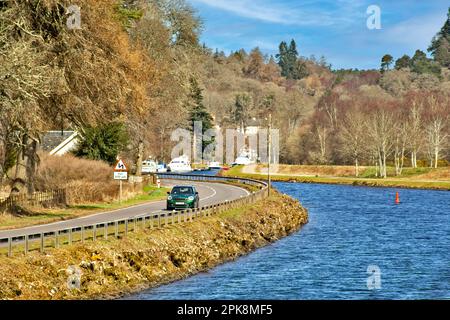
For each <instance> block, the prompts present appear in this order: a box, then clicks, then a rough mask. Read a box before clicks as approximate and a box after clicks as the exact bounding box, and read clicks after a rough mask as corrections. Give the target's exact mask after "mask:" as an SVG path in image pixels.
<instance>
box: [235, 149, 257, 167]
mask: <svg viewBox="0 0 450 320" xmlns="http://www.w3.org/2000/svg"><path fill="white" fill-rule="evenodd" d="M256 158H257V154H256V152H255V151H247V150H245V149H244V150H242V151H241V152H240V153H239V155H238V157H237V158H236V160H235V161H234V163H233V165H235V166H237V165H244V166H246V165H249V164H253V163H256Z"/></svg>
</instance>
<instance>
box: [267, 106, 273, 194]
mask: <svg viewBox="0 0 450 320" xmlns="http://www.w3.org/2000/svg"><path fill="white" fill-rule="evenodd" d="M268 134H269V137H268V142H269V143H268V148H269V150H268V151H267V155H268V159H267V180H268V181H269V187H268V189H267V193H268V195H269V197H270V187H271V181H270V161H271V158H272V114H271V113H270V114H269V133H268Z"/></svg>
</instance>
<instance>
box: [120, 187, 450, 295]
mask: <svg viewBox="0 0 450 320" xmlns="http://www.w3.org/2000/svg"><path fill="white" fill-rule="evenodd" d="M275 187H276V188H277V189H278V190H280V191H281V192H284V193H287V194H289V195H291V196H293V197H295V198H297V199H299V200H300V201H301V202H302V204H303V205H304V206H305V207H306V208H308V210H309V215H310V222H309V224H307V225H306V226H305V227H303V229H302V230H301V231H300V232H298V233H296V234H294V235H292V236H290V237H287V238H285V239H282V240H280V241H278V242H276V243H275V244H272V245H270V246H267V247H265V248H262V249H259V250H257V251H255V252H253V253H251V254H250V255H248V256H246V257H243V258H240V259H238V260H237V261H235V262H232V263H227V264H225V265H222V266H219V267H217V268H215V269H213V270H211V271H210V272H207V273H202V274H199V275H196V276H193V277H191V278H188V279H186V280H182V281H179V282H175V283H173V284H169V285H165V286H161V287H159V288H156V289H152V290H148V291H144V292H141V293H139V294H137V295H134V296H131V297H128V298H131V299H146V300H148V299H150V300H154V299H436V298H441V299H442V298H443V299H449V298H450V192H443V191H425V190H405V189H399V190H395V189H381V188H365V187H352V186H337V185H319V184H298V183H295V184H291V183H275ZM396 191H399V192H400V197H401V201H402V203H401V204H400V205H395V204H394V200H395V192H396ZM370 265H375V266H377V267H379V269H380V271H381V275H380V280H381V283H380V285H381V288H380V289H376V290H369V289H368V286H367V279H368V277H369V276H370V275H369V274H368V273H367V268H368V267H369V266H370Z"/></svg>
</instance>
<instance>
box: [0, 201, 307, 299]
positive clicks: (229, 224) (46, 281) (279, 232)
mask: <svg viewBox="0 0 450 320" xmlns="http://www.w3.org/2000/svg"><path fill="white" fill-rule="evenodd" d="M307 219H308V215H307V212H306V210H305V209H303V208H302V207H301V206H300V205H299V203H298V202H297V201H295V200H293V199H291V198H289V197H287V196H284V195H280V194H278V193H274V194H273V195H272V197H271V198H269V199H265V200H262V201H260V202H258V203H257V204H253V205H248V206H243V207H241V208H239V209H233V210H230V211H226V212H222V213H220V214H218V215H216V216H212V217H208V218H204V219H200V220H196V221H194V222H189V223H186V224H181V225H174V226H170V227H167V228H162V229H151V230H142V231H139V232H137V233H131V234H128V236H127V237H126V238H124V239H119V240H116V239H111V240H107V241H100V242H96V243H85V244H78V245H74V246H68V247H63V248H60V249H53V250H50V251H49V252H47V253H46V254H45V255H42V254H39V253H32V254H30V255H29V256H26V257H25V256H22V257H20V256H18V257H14V258H7V257H1V258H0V298H3V299H88V298H113V297H118V296H120V295H123V294H127V293H131V292H135V291H137V290H141V289H144V288H149V287H154V286H158V285H161V284H164V283H168V282H171V281H175V280H178V279H182V278H185V277H188V276H190V275H193V274H195V273H198V272H202V271H206V270H208V269H210V268H212V267H214V266H216V265H218V264H220V263H224V262H227V261H231V260H234V259H236V258H238V257H239V256H242V255H244V254H246V253H248V252H250V251H252V250H255V249H256V248H258V247H261V246H264V245H266V244H268V243H271V242H273V241H275V240H277V239H279V238H281V237H284V236H287V235H289V234H291V233H293V232H295V231H296V230H298V229H299V228H300V227H301V226H302V225H303V224H305V223H307ZM74 268H75V269H76V270H79V271H81V283H80V287H79V288H73V287H72V288H70V287H69V286H68V285H67V281H68V279H69V277H70V276H71V273H72V272H73V270H74ZM71 270H72V271H71Z"/></svg>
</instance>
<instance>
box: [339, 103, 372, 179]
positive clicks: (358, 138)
mask: <svg viewBox="0 0 450 320" xmlns="http://www.w3.org/2000/svg"><path fill="white" fill-rule="evenodd" d="M340 133H341V137H342V152H343V153H344V154H345V155H349V156H351V157H352V159H353V162H354V164H355V175H356V176H357V177H358V176H359V164H360V161H361V160H362V158H363V156H364V154H365V152H366V150H367V147H366V145H367V137H366V116H365V115H364V114H363V113H362V112H361V111H359V110H351V111H348V112H347V113H346V115H345V117H344V120H343V123H342V126H341V132H340Z"/></svg>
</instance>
